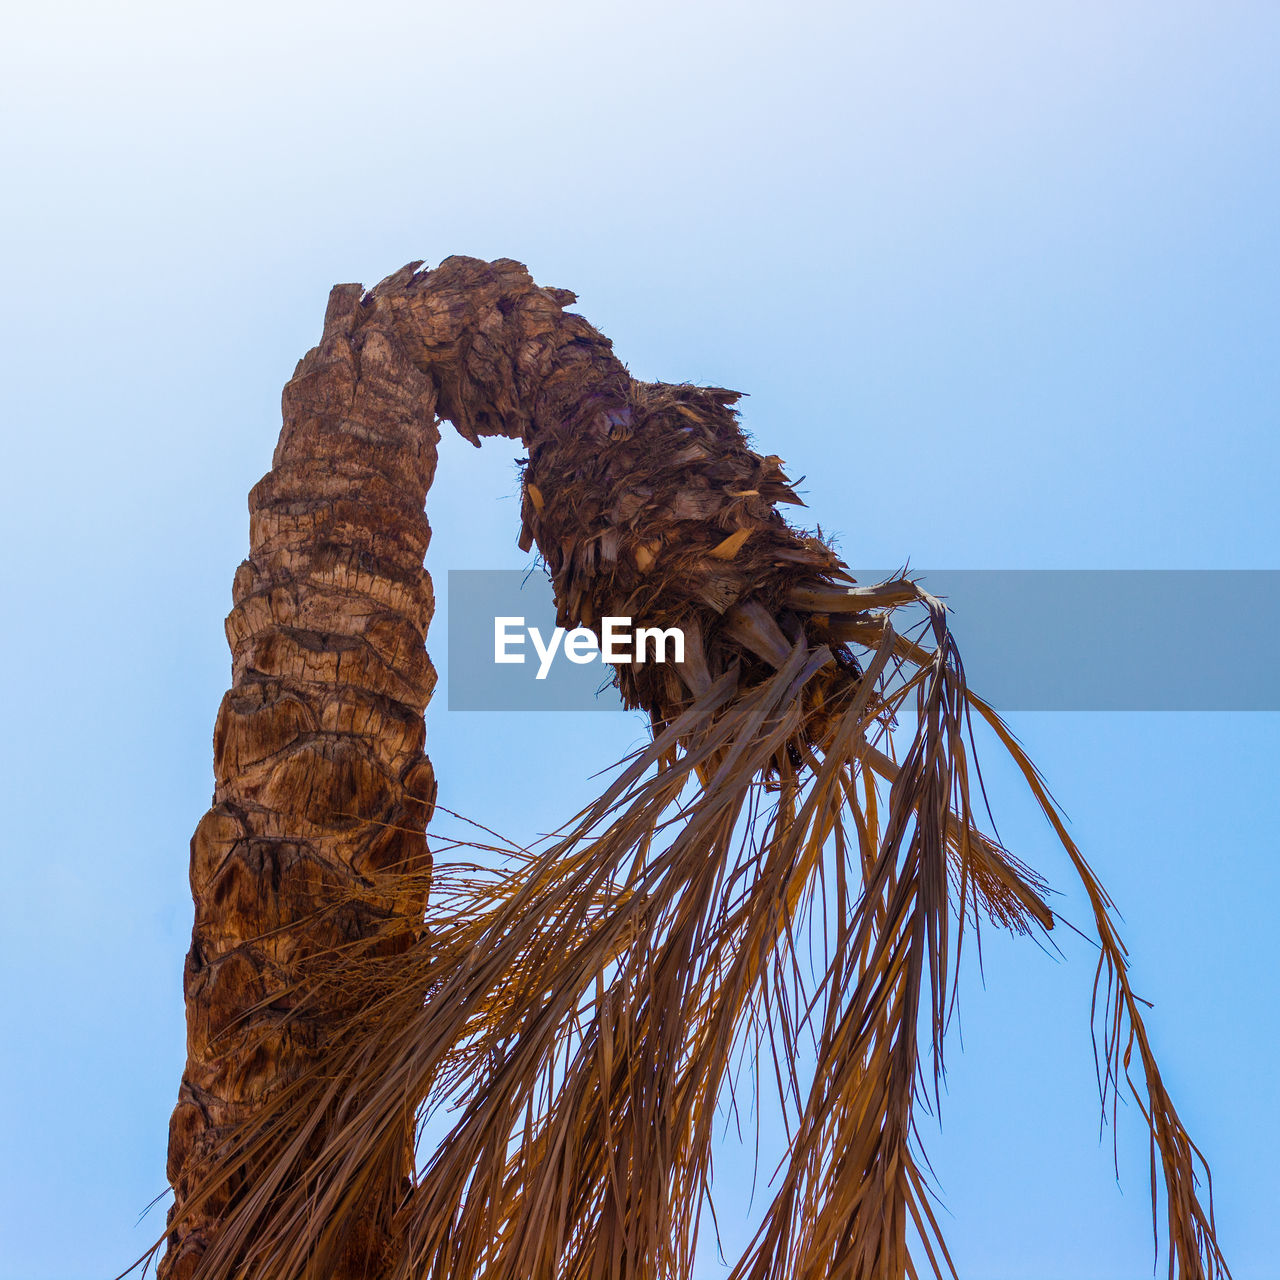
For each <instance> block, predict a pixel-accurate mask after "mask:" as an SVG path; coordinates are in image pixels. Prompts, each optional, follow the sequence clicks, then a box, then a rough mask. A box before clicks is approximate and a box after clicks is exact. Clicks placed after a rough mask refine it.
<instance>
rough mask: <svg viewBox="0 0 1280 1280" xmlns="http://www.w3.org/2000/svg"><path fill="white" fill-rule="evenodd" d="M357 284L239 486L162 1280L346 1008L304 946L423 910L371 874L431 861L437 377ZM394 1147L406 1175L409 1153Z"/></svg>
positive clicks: (370, 1237)
mask: <svg viewBox="0 0 1280 1280" xmlns="http://www.w3.org/2000/svg"><path fill="white" fill-rule="evenodd" d="M362 293H363V290H362V289H361V288H360V287H359V286H345V287H340V288H339V289H336V290H335V291H334V293H333V295H332V298H331V300H330V305H329V311H328V315H327V317H326V321H325V331H324V337H323V340H322V342H321V344H320V346H319V347H318V348H317V349H315V350H314V351H312V352H310V353H309V354H308V355H307V356H306V358H305V359H304V360H303V361H302V362H301V363H300V364H299V366H298V369H297V372H296V373H295V375H294V378H293V380H292V381H291V382H290V383H289V384H288V386H287V387H286V388H285V392H284V406H283V407H284V428H283V431H282V432H281V436H280V442H279V445H278V447H277V449H276V452H275V457H274V459H273V466H272V469H271V471H270V472H269V473H268V474H267V476H266V477H264V479H263V480H262V481H261V482H260V483H259V484H258V485H257V486H256V487H255V488H254V490H253V492H252V493H251V495H250V499H249V509H250V555H249V559H248V560H246V561H245V562H244V563H243V564H242V565H241V566H240V569H239V571H238V572H237V573H236V576H235V585H234V601H235V605H234V608H233V609H232V611H231V614H230V616H229V617H228V619H227V638H228V641H229V643H230V645H231V653H232V660H233V684H232V688H231V690H230V692H229V693H228V694H227V695H226V697H225V699H224V700H223V703H222V707H221V709H220V711H219V714H218V720H217V727H216V729H215V732H214V772H215V777H216V790H215V792H214V803H213V807H212V808H211V809H210V810H209V812H208V813H207V814H206V815H205V817H204V818H203V820H202V821H201V822H200V824H199V826H198V828H197V830H196V833H195V837H194V839H193V840H192V844H191V889H192V894H193V896H194V898H195V928H194V931H193V935H192V943H191V950H190V953H189V955H188V958H187V965H186V973H185V981H184V988H185V992H186V1000H187V1023H188V1036H187V1049H188V1057H187V1067H186V1071H185V1073H184V1075H183V1080H182V1086H181V1091H180V1095H179V1100H178V1104H177V1107H176V1109H175V1110H174V1113H173V1118H172V1121H171V1124H170V1140H169V1170H168V1172H169V1180H170V1182H171V1183H172V1185H173V1188H174V1191H175V1205H174V1209H173V1211H172V1214H171V1220H172V1221H174V1222H175V1230H174V1232H173V1234H172V1236H171V1238H170V1242H169V1245H170V1248H169V1253H168V1256H167V1257H166V1259H165V1261H164V1263H163V1264H162V1268H161V1275H162V1276H163V1277H165V1280H186V1277H188V1276H189V1275H190V1274H191V1273H192V1272H193V1270H194V1268H195V1265H196V1263H197V1261H198V1259H199V1256H200V1254H201V1253H202V1252H203V1249H204V1247H205V1244H206V1240H207V1233H208V1232H209V1231H210V1230H211V1229H213V1228H214V1227H215V1226H216V1223H217V1221H218V1219H219V1217H220V1216H221V1214H222V1213H223V1212H224V1211H225V1209H226V1207H227V1203H228V1201H229V1199H230V1198H231V1197H232V1196H234V1195H235V1194H237V1192H238V1191H239V1190H240V1189H241V1188H242V1187H244V1186H245V1185H247V1184H248V1183H249V1182H250V1181H251V1180H252V1170H245V1171H243V1174H242V1176H241V1177H240V1178H239V1179H237V1181H236V1183H233V1184H232V1185H230V1186H227V1187H225V1188H224V1189H223V1190H222V1191H221V1192H220V1193H219V1194H217V1195H215V1196H214V1198H213V1199H212V1200H210V1201H209V1202H208V1203H207V1204H205V1205H203V1206H202V1207H201V1208H200V1209H199V1210H198V1211H197V1212H196V1214H195V1215H194V1217H193V1218H192V1219H191V1220H186V1219H185V1218H184V1215H183V1211H184V1209H185V1208H186V1201H187V1198H188V1196H189V1195H190V1194H191V1192H192V1190H193V1189H194V1188H195V1187H196V1186H197V1185H198V1182H199V1179H200V1176H201V1174H202V1173H203V1172H204V1171H205V1170H207V1168H208V1167H209V1164H210V1162H211V1160H212V1158H213V1156H214V1153H215V1152H216V1150H217V1147H218V1144H219V1143H220V1142H221V1141H222V1140H223V1139H224V1138H226V1137H227V1136H228V1135H229V1134H230V1133H232V1132H234V1131H235V1129H236V1127H237V1126H238V1125H239V1124H241V1123H242V1122H243V1121H245V1120H246V1119H248V1118H249V1117H250V1116H251V1115H252V1114H253V1113H254V1112H255V1109H257V1108H260V1107H261V1105H262V1104H263V1102H264V1101H265V1100H266V1099H267V1098H269V1097H270V1096H271V1094H272V1092H273V1091H275V1090H277V1089H279V1088H281V1087H282V1086H284V1085H286V1084H287V1083H288V1082H289V1081H290V1080H292V1079H295V1078H296V1077H297V1075H298V1074H299V1072H301V1071H302V1070H304V1069H305V1068H306V1066H307V1065H308V1064H309V1063H311V1062H312V1061H314V1058H315V1055H316V1052H317V1050H318V1048H319V1047H320V1045H321V1043H322V1040H323V1037H324V1036H325V1034H326V1029H327V1027H329V1026H331V1025H332V1023H333V1021H334V1020H335V1019H338V1018H341V1017H342V1016H343V1014H344V1010H343V1009H341V1008H334V1007H325V1006H323V1005H320V1006H319V1007H314V1006H313V1007H307V1008H304V1009H301V1010H295V1009H294V1008H293V1005H294V1004H295V1002H296V999H297V997H296V995H295V993H294V988H295V986H296V984H297V982H298V980H299V977H300V975H301V972H302V966H303V965H304V964H305V962H306V959H307V957H308V956H309V955H314V954H315V953H316V952H321V951H324V950H325V949H328V948H332V947H335V946H340V945H342V944H343V943H344V942H347V941H350V940H355V939H369V938H370V937H376V936H377V934H378V933H379V931H384V930H388V931H389V926H394V927H395V930H396V931H397V932H401V933H402V932H403V922H404V918H405V917H409V918H420V917H421V908H422V903H421V901H413V900H408V901H405V900H400V901H396V900H391V901H388V900H386V899H385V898H384V897H382V896H380V894H379V893H377V892H375V891H374V890H373V888H372V883H371V878H372V877H373V875H375V874H376V873H377V872H380V871H384V870H386V869H388V868H390V867H392V866H399V867H402V868H404V869H406V870H410V871H421V870H423V869H424V867H425V865H426V863H427V860H428V858H429V855H428V852H427V847H426V839H425V835H424V834H423V829H424V827H425V824H426V820H427V817H428V815H429V811H430V805H431V803H432V800H433V798H434V794H435V781H434V777H433V775H432V771H431V766H430V764H429V762H428V761H427V758H426V756H425V755H424V754H423V741H424V725H423V710H424V708H425V706H426V704H427V700H428V699H429V697H430V696H431V691H432V687H433V686H434V684H435V672H434V670H433V668H432V666H431V663H430V661H429V660H428V658H427V654H426V648H425V643H424V637H425V635H426V631H427V625H428V623H429V622H430V620H431V614H432V610H433V608H434V600H433V596H432V589H431V580H430V578H429V577H428V575H427V573H426V571H425V570H424V569H423V567H422V561H423V555H424V553H425V551H426V548H427V542H428V539H429V536H430V529H429V526H428V524H427V519H426V516H425V514H424V511H423V503H424V499H425V497H426V492H427V488H428V486H429V485H430V483H431V477H432V473H433V471H434V469H435V462H436V448H435V446H436V442H437V441H438V439H439V437H438V434H437V433H436V430H435V425H434V423H435V418H434V392H433V389H432V386H431V383H430V381H429V380H428V379H426V378H424V377H423V376H422V375H421V374H420V373H419V372H418V371H417V370H415V369H414V368H413V366H412V365H411V364H410V362H409V361H408V360H407V359H406V358H405V356H404V354H403V352H402V351H401V350H400V349H399V348H398V346H397V344H396V343H395V341H394V337H393V336H392V335H391V334H390V333H389V332H388V331H387V330H386V329H385V328H383V327H380V325H379V324H378V322H377V316H376V315H374V314H372V313H371V312H370V309H369V308H364V309H362V308H361V307H360V298H361V295H362ZM405 1161H406V1162H405V1167H404V1168H403V1169H401V1170H399V1171H398V1175H399V1176H401V1177H402V1176H403V1175H404V1174H405V1173H406V1172H407V1167H408V1165H407V1161H408V1151H407V1149H406V1157H405ZM392 1186H393V1187H394V1179H393V1180H392ZM376 1209H377V1207H376V1206H373V1207H371V1210H370V1213H369V1215H368V1222H367V1229H366V1230H365V1231H363V1232H361V1233H357V1234H356V1236H355V1238H353V1240H352V1248H351V1270H350V1274H352V1275H365V1274H368V1271H369V1269H370V1268H369V1267H368V1264H369V1262H370V1261H371V1260H373V1261H376V1260H377V1259H378V1257H379V1256H380V1254H381V1253H382V1252H383V1251H384V1248H385V1241H384V1240H383V1239H381V1238H380V1224H379V1222H378V1221H377V1218H378V1214H377V1212H376Z"/></svg>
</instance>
